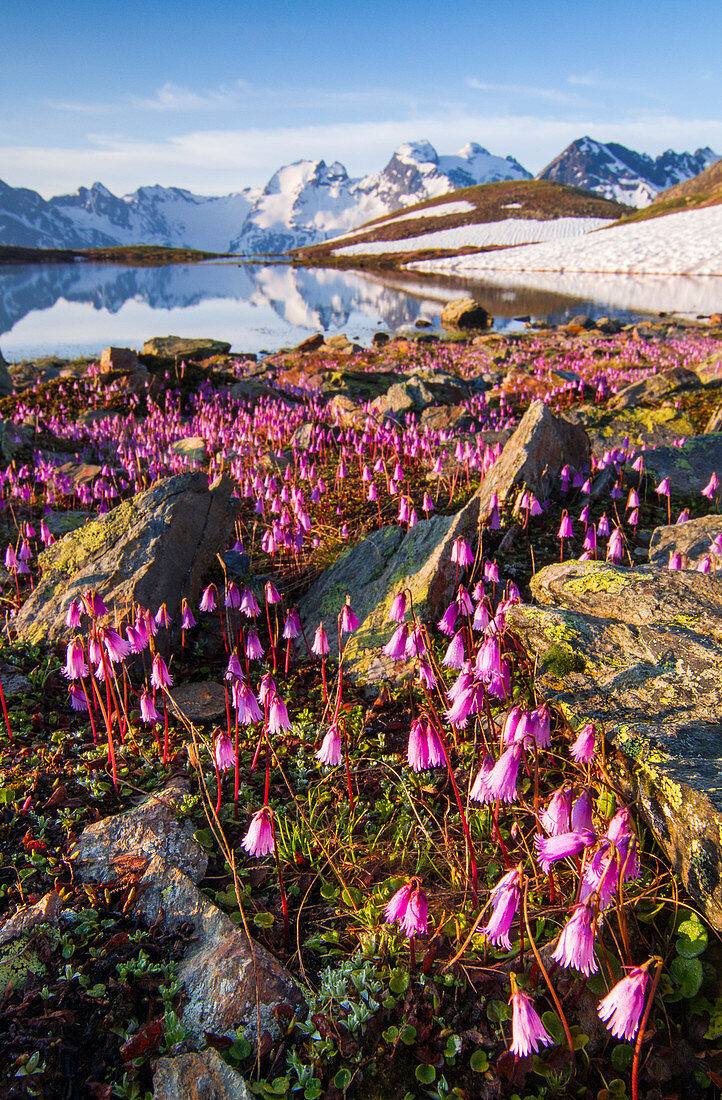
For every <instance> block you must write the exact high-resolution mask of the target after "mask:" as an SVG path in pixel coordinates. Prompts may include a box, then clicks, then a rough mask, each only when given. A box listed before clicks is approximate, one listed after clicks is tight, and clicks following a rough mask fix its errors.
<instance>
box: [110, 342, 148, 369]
mask: <svg viewBox="0 0 722 1100" xmlns="http://www.w3.org/2000/svg"><path fill="white" fill-rule="evenodd" d="M139 367H140V363H139V362H138V356H137V355H136V353H135V352H134V351H133V349H132V348H113V347H110V348H103V350H102V352H101V353H100V370H101V372H102V373H103V374H109V373H110V372H111V371H116V370H120V371H135V370H138V369H139ZM142 369H143V370H145V367H143V368H142Z"/></svg>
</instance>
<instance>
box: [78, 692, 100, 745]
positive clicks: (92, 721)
mask: <svg viewBox="0 0 722 1100" xmlns="http://www.w3.org/2000/svg"><path fill="white" fill-rule="evenodd" d="M80 686H81V687H82V689H83V695H84V696H85V702H86V703H87V704H88V715H89V716H90V728H91V729H92V731H93V741H94V743H95V744H96V745H97V744H98V731H97V730H96V728H95V719H94V718H93V708H92V707H91V705H90V696H89V695H88V689H87V688H86V686H85V680H84V679H83V678H82V676H81V678H80Z"/></svg>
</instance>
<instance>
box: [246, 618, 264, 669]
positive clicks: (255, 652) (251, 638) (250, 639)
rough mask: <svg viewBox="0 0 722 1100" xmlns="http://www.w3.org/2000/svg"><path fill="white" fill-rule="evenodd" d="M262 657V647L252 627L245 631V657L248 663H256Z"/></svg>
mask: <svg viewBox="0 0 722 1100" xmlns="http://www.w3.org/2000/svg"><path fill="white" fill-rule="evenodd" d="M262 656H263V646H262V645H261V640H260V638H259V637H258V634H257V632H256V631H255V630H254V629H253V627H252V626H249V628H248V630H247V631H246V657H248V660H249V661H257V660H260V658H261V657H262Z"/></svg>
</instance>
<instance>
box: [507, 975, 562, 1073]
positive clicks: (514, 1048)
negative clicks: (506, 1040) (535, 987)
mask: <svg viewBox="0 0 722 1100" xmlns="http://www.w3.org/2000/svg"><path fill="white" fill-rule="evenodd" d="M511 1006H512V1015H511V1034H512V1040H511V1047H510V1048H509V1049H510V1050H511V1053H512V1054H515V1055H516V1056H517V1058H526V1056H527V1055H528V1054H536V1052H537V1051H538V1050H539V1047H540V1046H549V1045H550V1044H552V1043H553V1042H554V1040H553V1039H552V1037H551V1035H549V1034H548V1033H547V1030H546V1028H545V1027H544V1024H543V1023H542V1022H541V1019H540V1018H539V1015H538V1014H537V1012H536V1011H535V1009H534V1006H533V1002H532V999H531V997H530V996H529V994H528V993H524V991H523V990H521V989H515V990H514V992H513V993H512V995H511Z"/></svg>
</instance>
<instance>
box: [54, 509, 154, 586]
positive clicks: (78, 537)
mask: <svg viewBox="0 0 722 1100" xmlns="http://www.w3.org/2000/svg"><path fill="white" fill-rule="evenodd" d="M136 514H137V508H136V506H135V503H134V502H133V501H132V500H126V501H123V503H122V504H119V505H118V506H117V507H116V508H114V509H113V510H112V511H111V512H108V513H107V515H106V516H104V517H103V519H101V520H96V521H94V522H93V523H89V524H87V525H86V526H85V527H82V528H80V529H78V530H77V531H74V532H72V533H71V534H68V535H66V536H65V537H64V538H62V539H61V540H60V542H59V543H56V544H55V545H54V546H53V547H51V548H50V549H49V550H46V551H44V553H42V554H41V555H40V558H39V560H40V564H41V565H42V567H43V572H44V573H45V574H47V575H48V576H51V577H52V576H58V575H60V576H63V577H71V576H73V574H74V573H77V571H78V570H79V569H81V568H82V567H83V566H84V565H85V564H86V563H87V561H88V558H90V557H92V555H93V554H95V553H96V552H97V551H98V550H104V549H106V548H107V547H108V546H112V544H113V543H114V542H117V540H118V539H119V538H120V536H121V535H122V534H123V533H124V532H126V531H127V530H128V528H129V527H130V526H131V524H132V523H133V520H134V519H135V517H136Z"/></svg>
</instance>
